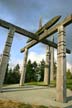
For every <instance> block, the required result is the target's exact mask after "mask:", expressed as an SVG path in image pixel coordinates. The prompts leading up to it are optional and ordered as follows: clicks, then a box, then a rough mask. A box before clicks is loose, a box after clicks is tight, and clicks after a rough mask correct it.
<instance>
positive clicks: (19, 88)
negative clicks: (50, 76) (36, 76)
mask: <svg viewBox="0 0 72 108" xmlns="http://www.w3.org/2000/svg"><path fill="white" fill-rule="evenodd" d="M48 88H49V87H48V86H42V87H37V86H29V87H28V86H23V87H11V88H9V87H8V88H2V90H1V93H3V92H16V91H30V90H38V89H48Z"/></svg>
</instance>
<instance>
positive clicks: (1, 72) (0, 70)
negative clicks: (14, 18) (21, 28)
mask: <svg viewBox="0 0 72 108" xmlns="http://www.w3.org/2000/svg"><path fill="white" fill-rule="evenodd" d="M14 32H15V28H13V27H11V28H10V31H9V33H8V37H7V40H6V43H5V48H4V51H3V55H2V60H1V65H0V88H1V87H2V85H3V82H4V77H5V72H6V68H7V64H8V61H9V56H10V50H11V46H12V42H13V37H14Z"/></svg>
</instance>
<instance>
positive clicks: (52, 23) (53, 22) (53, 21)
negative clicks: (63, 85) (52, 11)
mask: <svg viewBox="0 0 72 108" xmlns="http://www.w3.org/2000/svg"><path fill="white" fill-rule="evenodd" d="M60 18H61V16H55V17H54V18H52V19H51V20H50V21H48V22H47V23H46V24H45V25H44V26H42V27H41V28H40V29H39V30H38V31H37V32H35V34H36V35H40V34H42V33H43V32H44V30H45V29H49V28H51V27H52V26H53V25H54V24H55V23H56V22H57V21H58V20H59V19H60ZM30 41H32V38H29V39H28V41H27V43H28V42H30Z"/></svg>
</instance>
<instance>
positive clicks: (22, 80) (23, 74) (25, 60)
mask: <svg viewBox="0 0 72 108" xmlns="http://www.w3.org/2000/svg"><path fill="white" fill-rule="evenodd" d="M27 57H28V49H27V48H25V56H24V61H23V68H22V73H21V78H20V86H23V85H24V82H25V75H26V65H27Z"/></svg>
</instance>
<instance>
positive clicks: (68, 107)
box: [64, 105, 72, 108]
mask: <svg viewBox="0 0 72 108" xmlns="http://www.w3.org/2000/svg"><path fill="white" fill-rule="evenodd" d="M64 108H72V105H70V106H67V107H64Z"/></svg>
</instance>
